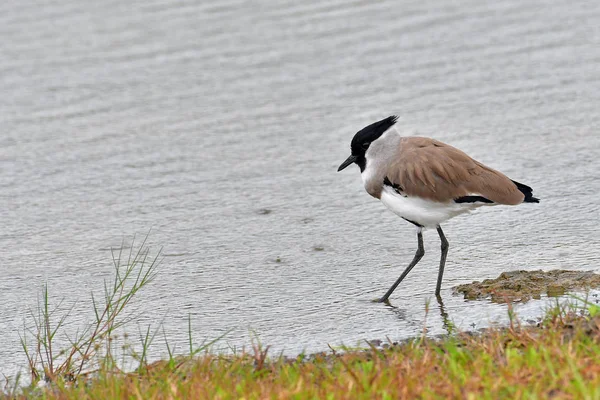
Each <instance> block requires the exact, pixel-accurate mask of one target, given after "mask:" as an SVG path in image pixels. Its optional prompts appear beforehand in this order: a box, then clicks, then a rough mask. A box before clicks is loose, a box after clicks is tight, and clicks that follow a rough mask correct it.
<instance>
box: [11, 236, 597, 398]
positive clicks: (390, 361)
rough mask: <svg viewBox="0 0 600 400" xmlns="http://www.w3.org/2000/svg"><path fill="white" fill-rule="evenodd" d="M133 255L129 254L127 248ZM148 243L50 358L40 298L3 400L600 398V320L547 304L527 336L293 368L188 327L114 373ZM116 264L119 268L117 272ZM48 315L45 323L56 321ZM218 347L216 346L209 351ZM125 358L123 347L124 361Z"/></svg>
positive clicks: (386, 349)
mask: <svg viewBox="0 0 600 400" xmlns="http://www.w3.org/2000/svg"><path fill="white" fill-rule="evenodd" d="M132 248H133V246H132ZM148 254H149V252H148V249H147V248H146V247H145V242H144V243H142V245H141V246H140V248H139V249H138V251H137V252H134V251H133V250H132V251H131V252H130V254H129V255H128V256H127V259H126V260H124V259H123V258H124V257H123V254H122V253H118V254H116V255H115V256H114V257H113V260H114V266H115V273H114V279H113V280H111V281H107V282H106V283H105V285H104V295H103V297H102V298H101V299H98V298H97V297H95V296H94V295H92V297H91V305H92V307H93V310H94V315H95V319H94V320H93V321H92V323H91V324H90V325H89V326H87V327H85V328H84V329H82V330H80V331H79V333H78V334H77V335H76V336H74V337H72V338H69V340H68V341H67V342H66V343H67V344H66V345H64V343H65V341H62V342H61V343H62V344H63V346H59V347H57V346H58V344H57V343H59V342H60V341H57V339H58V338H59V336H60V335H61V334H63V333H64V332H63V330H64V326H65V322H66V321H67V319H68V316H69V314H68V313H67V314H65V315H63V316H60V315H55V308H53V307H51V305H50V304H49V303H50V301H49V296H48V290H49V289H48V288H47V287H45V288H44V289H43V292H42V295H41V298H40V302H39V305H38V309H37V311H35V312H32V313H31V318H32V320H33V323H32V325H31V326H30V327H29V328H27V329H26V330H25V331H24V332H23V333H22V347H23V351H24V352H25V354H26V356H27V359H28V361H29V367H28V369H29V372H30V380H31V383H30V384H29V385H27V386H23V384H22V383H19V381H16V382H10V383H8V382H7V384H6V385H5V387H4V389H2V388H0V399H1V398H17V399H20V398H23V399H25V398H27V399H31V398H45V399H131V398H135V399H141V398H144V399H146V398H149V399H152V398H157V399H158V398H160V399H162V398H171V399H173V398H194V399H196V398H206V399H208V398H210V399H212V398H220V399H230V398H231V399H233V398H236V399H237V398H252V399H254V398H296V399H306V398H358V399H371V398H381V399H398V398H403V399H404V398H405V399H412V398H457V399H458V398H460V399H463V398H473V399H475V398H476V399H498V398H507V399H520V398H550V397H552V398H566V399H579V398H585V399H594V398H600V363H599V362H598V360H600V308H599V307H598V306H596V305H595V304H592V303H591V302H588V301H587V300H586V299H574V300H572V301H570V302H564V301H563V302H562V303H560V302H559V301H558V300H557V301H556V304H555V305H554V306H553V307H551V308H550V309H548V310H547V312H546V315H545V318H544V319H543V320H542V322H540V323H539V324H537V325H536V326H530V325H528V326H522V325H521V324H520V323H519V321H518V319H517V317H516V316H515V315H514V313H513V311H512V307H511V305H510V302H509V303H508V312H509V317H510V321H511V323H510V325H509V326H508V327H504V328H490V329H487V330H485V331H482V332H479V333H476V334H474V333H460V332H454V333H453V334H451V335H448V336H445V337H443V338H437V339H433V338H429V337H428V336H427V333H426V329H424V330H423V334H422V336H421V337H418V338H415V339H413V340H410V341H407V342H404V343H401V344H392V343H390V344H389V345H387V346H383V347H376V346H375V345H373V344H372V343H369V342H365V348H363V349H344V350H343V351H338V350H335V349H332V350H331V351H330V352H327V353H319V354H313V355H311V356H305V355H300V356H298V357H296V358H287V357H282V356H280V357H269V353H268V350H269V348H268V347H262V346H261V345H259V344H256V345H254V346H253V347H252V348H251V349H250V351H247V352H246V351H245V352H241V353H237V354H233V355H222V354H214V353H212V352H210V351H209V346H210V345H211V344H212V343H207V344H204V345H201V346H199V347H196V346H194V345H193V343H192V335H191V323H190V321H188V331H189V352H186V354H185V355H177V354H174V353H173V352H172V347H170V346H169V344H168V343H167V342H166V341H165V343H166V346H167V351H168V354H169V356H168V358H167V359H165V360H162V361H158V362H153V363H149V362H148V348H149V346H150V343H151V342H152V340H153V338H154V336H155V335H154V334H151V332H150V329H148V330H147V331H146V332H142V333H141V334H140V345H139V346H138V347H139V348H141V350H140V351H137V352H132V354H130V357H132V358H133V359H134V360H135V361H136V363H135V366H134V367H132V368H129V369H127V370H125V369H124V366H123V363H122V362H119V360H120V359H119V357H118V356H117V354H119V351H117V350H116V349H117V347H118V346H117V345H116V341H115V339H116V331H117V330H118V328H120V327H122V326H123V324H125V323H126V322H127V321H129V320H130V318H131V316H127V314H124V310H125V308H126V307H127V306H128V305H129V304H130V303H131V300H132V299H133V298H134V296H136V295H137V294H138V293H139V292H140V290H142V289H143V288H144V287H145V286H147V285H148V284H149V283H150V282H152V280H153V279H154V278H155V277H156V272H157V266H158V258H157V257H154V258H151V257H149V255H148ZM122 260H123V261H122ZM53 310H54V311H53ZM217 340H218V339H217ZM123 348H124V347H121V350H122V349H123Z"/></svg>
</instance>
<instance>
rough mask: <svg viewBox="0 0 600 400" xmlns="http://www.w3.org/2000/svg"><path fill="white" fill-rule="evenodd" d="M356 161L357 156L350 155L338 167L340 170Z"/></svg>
mask: <svg viewBox="0 0 600 400" xmlns="http://www.w3.org/2000/svg"><path fill="white" fill-rule="evenodd" d="M355 161H356V156H350V157H348V158H346V161H344V162H343V163H342V165H340V167H339V168H338V172H340V171H341V170H343V169H344V168H346V167H347V166H348V165H350V164H352V163H353V162H355Z"/></svg>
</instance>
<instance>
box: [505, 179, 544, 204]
mask: <svg viewBox="0 0 600 400" xmlns="http://www.w3.org/2000/svg"><path fill="white" fill-rule="evenodd" d="M512 182H513V183H514V184H515V185H517V189H519V190H520V191H521V193H523V194H524V195H525V200H523V203H539V202H540V199H538V198H537V197H533V189H532V188H530V187H529V186H527V185H523V184H522V183H519V182H517V181H512Z"/></svg>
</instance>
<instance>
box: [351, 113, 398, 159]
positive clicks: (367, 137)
mask: <svg viewBox="0 0 600 400" xmlns="http://www.w3.org/2000/svg"><path fill="white" fill-rule="evenodd" d="M397 121H398V116H396V115H390V116H389V117H387V118H384V119H382V120H381V121H377V122H374V123H372V124H371V125H368V126H365V127H364V128H362V129H361V130H360V131H358V132H356V135H354V138H353V139H352V143H351V145H350V146H351V148H352V153H353V154H355V151H356V153H360V151H359V149H360V148H361V146H362V144H363V143H371V142H372V141H374V140H377V139H378V138H379V137H380V136H381V135H383V133H384V132H385V131H387V130H388V129H390V128H391V127H392V126H394V124H395V123H396V122H397Z"/></svg>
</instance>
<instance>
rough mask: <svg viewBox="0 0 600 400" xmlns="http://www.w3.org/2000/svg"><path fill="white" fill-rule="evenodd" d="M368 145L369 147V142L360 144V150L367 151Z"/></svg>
mask: <svg viewBox="0 0 600 400" xmlns="http://www.w3.org/2000/svg"><path fill="white" fill-rule="evenodd" d="M370 145H371V143H369V142H365V143H363V144H362V148H363V149H364V150H366V149H368V148H369V146H370Z"/></svg>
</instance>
